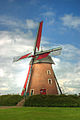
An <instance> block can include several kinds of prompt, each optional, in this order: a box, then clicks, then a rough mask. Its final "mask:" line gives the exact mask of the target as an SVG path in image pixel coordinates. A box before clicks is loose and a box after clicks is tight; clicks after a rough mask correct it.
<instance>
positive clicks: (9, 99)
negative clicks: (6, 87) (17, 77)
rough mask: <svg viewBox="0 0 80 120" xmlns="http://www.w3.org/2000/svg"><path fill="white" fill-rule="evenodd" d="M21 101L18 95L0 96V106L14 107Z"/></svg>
mask: <svg viewBox="0 0 80 120" xmlns="http://www.w3.org/2000/svg"><path fill="white" fill-rule="evenodd" d="M21 99H22V97H21V96H20V95H2V96H0V106H15V105H16V104H17V103H18V102H19V101H20V100H21Z"/></svg>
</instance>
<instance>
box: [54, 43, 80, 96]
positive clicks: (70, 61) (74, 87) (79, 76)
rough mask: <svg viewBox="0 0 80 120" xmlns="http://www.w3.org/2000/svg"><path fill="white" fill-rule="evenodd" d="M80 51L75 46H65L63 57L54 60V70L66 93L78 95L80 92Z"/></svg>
mask: <svg viewBox="0 0 80 120" xmlns="http://www.w3.org/2000/svg"><path fill="white" fill-rule="evenodd" d="M79 51H80V50H79V48H76V47H75V46H72V45H69V44H68V45H63V49H62V54H61V56H60V57H59V58H53V60H54V62H55V65H53V69H54V71H55V74H56V76H57V79H58V82H59V84H60V86H61V88H62V91H63V92H64V93H68V94H76V93H79V91H80V87H79V86H80V62H79V61H80V59H79V58H80V52H79ZM63 53H64V54H63ZM67 54H68V55H67ZM75 59H76V61H75ZM74 61H75V62H74Z"/></svg>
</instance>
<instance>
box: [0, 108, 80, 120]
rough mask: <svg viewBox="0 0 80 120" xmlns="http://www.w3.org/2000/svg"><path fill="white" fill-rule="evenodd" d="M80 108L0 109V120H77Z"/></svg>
mask: <svg viewBox="0 0 80 120" xmlns="http://www.w3.org/2000/svg"><path fill="white" fill-rule="evenodd" d="M79 119H80V108H68V107H67V108H65V107H62V108H61V107H53V108H52V107H22V108H8V109H0V120H79Z"/></svg>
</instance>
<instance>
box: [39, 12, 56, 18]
mask: <svg viewBox="0 0 80 120" xmlns="http://www.w3.org/2000/svg"><path fill="white" fill-rule="evenodd" d="M41 15H43V16H45V17H53V16H54V15H55V14H54V12H52V11H47V12H43V13H42V14H41Z"/></svg>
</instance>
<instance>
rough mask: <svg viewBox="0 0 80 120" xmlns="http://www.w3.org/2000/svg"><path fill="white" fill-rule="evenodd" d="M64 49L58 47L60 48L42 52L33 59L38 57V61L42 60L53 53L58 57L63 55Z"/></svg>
mask: <svg viewBox="0 0 80 120" xmlns="http://www.w3.org/2000/svg"><path fill="white" fill-rule="evenodd" d="M61 50H62V48H61V47H58V48H54V49H50V50H45V51H41V52H37V53H36V54H35V55H34V56H32V57H36V56H38V57H36V60H39V59H42V58H45V57H47V56H48V55H49V54H50V53H51V52H52V54H53V55H54V56H57V55H59V54H60V53H61Z"/></svg>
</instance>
